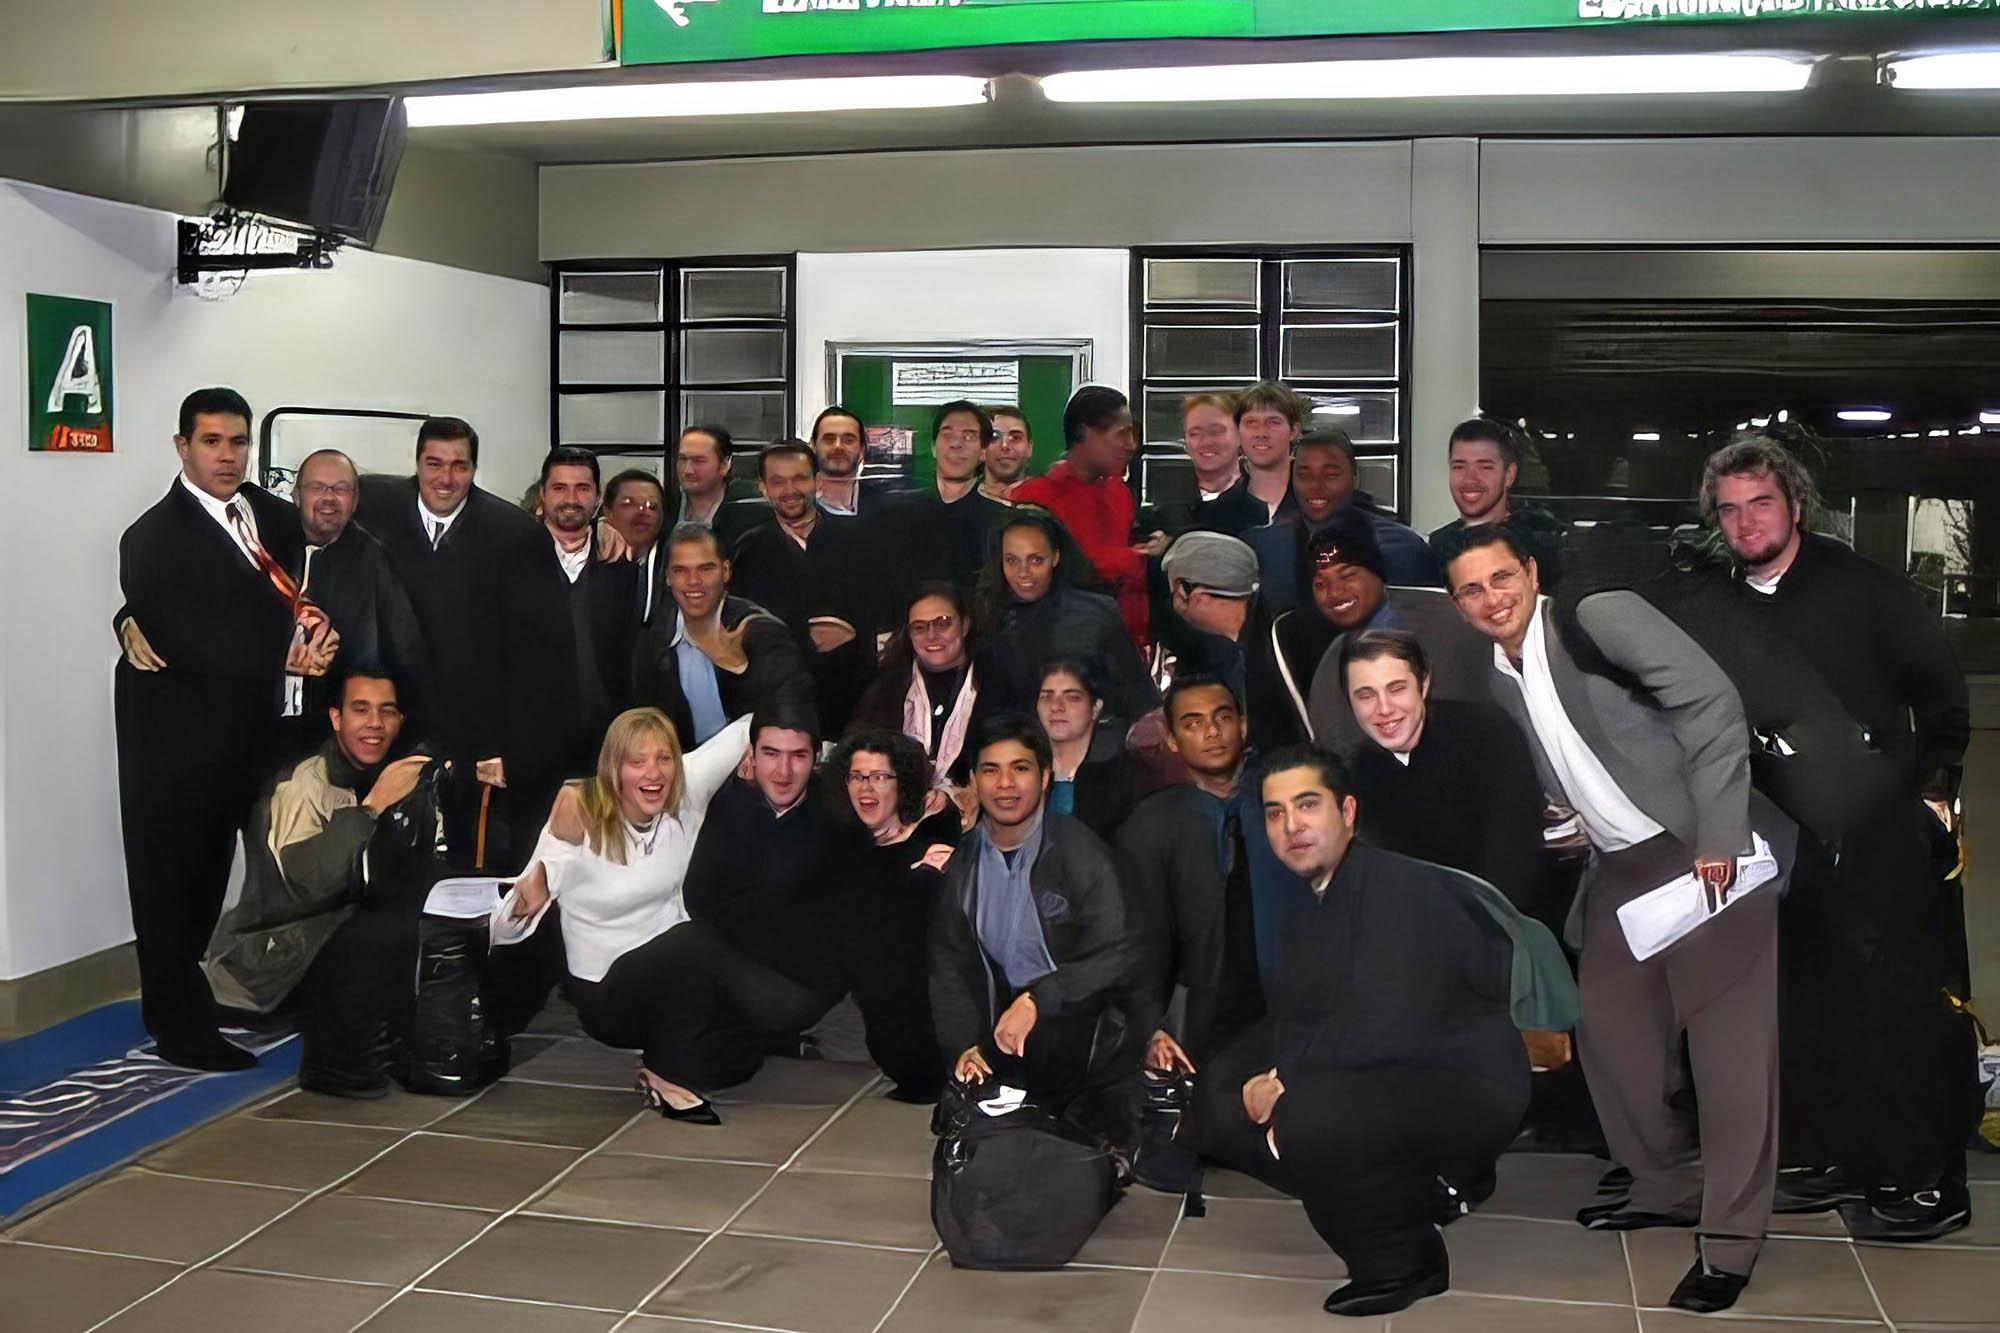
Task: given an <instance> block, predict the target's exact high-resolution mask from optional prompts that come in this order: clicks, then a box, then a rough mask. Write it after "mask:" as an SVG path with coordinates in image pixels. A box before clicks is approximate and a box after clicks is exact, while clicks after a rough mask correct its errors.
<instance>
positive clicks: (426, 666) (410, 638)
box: [305, 523, 435, 735]
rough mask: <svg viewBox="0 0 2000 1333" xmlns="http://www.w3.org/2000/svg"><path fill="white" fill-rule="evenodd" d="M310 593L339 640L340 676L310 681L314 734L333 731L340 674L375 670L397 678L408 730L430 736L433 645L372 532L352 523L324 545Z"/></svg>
mask: <svg viewBox="0 0 2000 1333" xmlns="http://www.w3.org/2000/svg"><path fill="white" fill-rule="evenodd" d="M305 591H306V595H307V596H308V597H310V598H312V599H313V601H315V602H317V603H318V604H319V606H320V608H321V609H322V610H324V611H325V612H326V614H327V617H328V618H329V619H330V620H331V621H332V622H333V628H334V629H335V630H336V631H338V632H339V634H340V652H339V654H338V656H336V657H335V659H334V664H333V670H331V671H329V672H328V673H327V674H326V675H325V676H323V677H316V678H314V679H311V680H308V681H307V682H306V721H307V723H308V724H309V727H310V729H311V731H312V732H313V733H314V734H319V735H323V734H324V733H325V732H326V729H327V721H326V714H327V708H328V706H329V704H330V703H331V702H332V700H331V695H330V691H331V687H332V685H333V683H334V682H335V681H336V680H338V679H339V677H340V674H341V673H342V672H344V671H348V670H351V669H354V668H357V667H373V668H375V669H376V670H379V671H387V672H389V673H390V674H391V675H393V676H394V677H395V680H396V697H397V702H398V703H400V704H401V706H402V709H403V717H404V722H403V728H404V730H405V731H406V732H409V733H410V734H411V735H417V734H420V733H422V732H425V731H427V729H428V727H429V725H430V724H429V718H428V716H427V710H428V707H429V705H430V702H431V699H432V696H433V694H434V692H435V690H434V686H433V683H432V681H431V653H430V645H429V644H428V643H426V642H425V641H424V631H423V626H421V625H419V624H418V623H417V613H416V609H415V608H414V607H413V606H411V605H410V594H409V591H408V589H406V588H404V587H403V581H402V580H401V579H400V578H398V577H397V576H396V571H395V568H394V567H393V565H392V564H391V563H390V560H389V553H388V552H387V551H385V550H383V549H382V543H381V542H379V541H377V540H376V539H375V537H374V536H373V534H371V533H369V532H367V531H365V530H364V529H362V528H361V527H359V526H357V525H356V524H353V523H349V524H348V525H347V527H346V529H345V530H344V531H342V532H341V534H340V535H339V536H338V537H335V538H334V539H333V540H332V541H331V542H329V543H327V544H326V545H325V546H315V547H311V548H310V549H309V550H308V551H307V556H306V583H305Z"/></svg>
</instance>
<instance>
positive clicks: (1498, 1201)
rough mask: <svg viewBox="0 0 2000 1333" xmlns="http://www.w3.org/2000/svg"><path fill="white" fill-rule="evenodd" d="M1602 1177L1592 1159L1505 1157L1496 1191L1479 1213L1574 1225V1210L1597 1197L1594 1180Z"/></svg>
mask: <svg viewBox="0 0 2000 1333" xmlns="http://www.w3.org/2000/svg"><path fill="white" fill-rule="evenodd" d="M1603 1173H1604V1163H1603V1162H1600V1161H1598V1160H1597V1159H1596V1158H1595V1157H1584V1156H1577V1155H1573V1154H1556V1153H1508V1154H1506V1155H1505V1156H1503V1157H1501V1159H1500V1167H1499V1175H1500V1187H1499V1188H1498V1189H1496V1190H1494V1191H1493V1197H1492V1198H1490V1199H1488V1200H1487V1201H1486V1202H1485V1203H1484V1204H1482V1205H1480V1208H1479V1212H1480V1214H1481V1215H1482V1216H1485V1217H1503V1216H1504V1217H1540V1218H1546V1219H1548V1220H1550V1221H1553V1222H1574V1221H1575V1220H1576V1210H1577V1209H1579V1208H1581V1207H1583V1206H1584V1205H1585V1204H1587V1203H1589V1202H1590V1201H1591V1200H1592V1199H1594V1198H1596V1197H1597V1178H1598V1176H1600V1175H1602V1174H1603Z"/></svg>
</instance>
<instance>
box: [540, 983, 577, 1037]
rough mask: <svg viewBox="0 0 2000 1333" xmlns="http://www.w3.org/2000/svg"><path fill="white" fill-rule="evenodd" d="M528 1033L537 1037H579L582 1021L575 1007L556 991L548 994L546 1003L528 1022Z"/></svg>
mask: <svg viewBox="0 0 2000 1333" xmlns="http://www.w3.org/2000/svg"><path fill="white" fill-rule="evenodd" d="M528 1033H529V1035H530V1036H537V1037H581V1036H582V1035H583V1023H582V1022H581V1021H580V1020H579V1019H578V1018H577V1016H576V1007H575V1006H574V1005H572V1004H571V1003H570V1002H569V1001H568V1000H566V999H564V998H563V996H562V993H561V992H560V991H558V992H556V993H555V994H553V995H551V996H549V999H548V1003H547V1004H544V1005H543V1006H542V1011H541V1012H540V1013H538V1014H536V1015H535V1017H534V1019H533V1020H532V1021H531V1022H530V1023H529V1024H528Z"/></svg>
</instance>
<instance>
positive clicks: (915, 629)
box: [910, 616, 958, 639]
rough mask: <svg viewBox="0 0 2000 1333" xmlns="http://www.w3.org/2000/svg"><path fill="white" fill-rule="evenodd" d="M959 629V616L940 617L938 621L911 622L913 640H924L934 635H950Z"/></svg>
mask: <svg viewBox="0 0 2000 1333" xmlns="http://www.w3.org/2000/svg"><path fill="white" fill-rule="evenodd" d="M957 627H958V617H957V616H939V617H938V618H937V619H936V620H912V621H911V622H910V637H911V638H913V639H922V638H928V637H929V636H930V635H933V634H949V633H951V632H952V630H954V629H956V628H957Z"/></svg>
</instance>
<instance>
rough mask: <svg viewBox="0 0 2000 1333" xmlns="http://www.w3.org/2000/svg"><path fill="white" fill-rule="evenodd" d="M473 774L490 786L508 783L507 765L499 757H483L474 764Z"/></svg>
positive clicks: (502, 785)
mask: <svg viewBox="0 0 2000 1333" xmlns="http://www.w3.org/2000/svg"><path fill="white" fill-rule="evenodd" d="M472 776H474V777H476V778H478V779H479V780H480V781H481V782H483V783H485V784H486V785H487V786H489V787H504V786H506V785H507V765H506V764H505V763H504V762H503V761H502V760H500V759H499V758H498V757H495V758H492V759H482V760H480V761H479V762H478V763H476V764H474V765H473V766H472Z"/></svg>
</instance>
